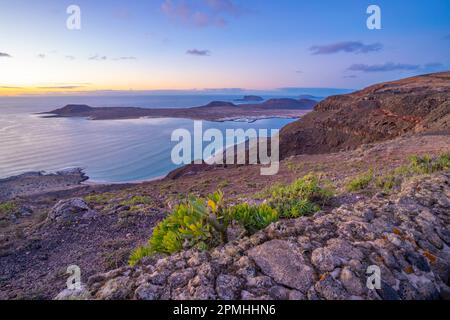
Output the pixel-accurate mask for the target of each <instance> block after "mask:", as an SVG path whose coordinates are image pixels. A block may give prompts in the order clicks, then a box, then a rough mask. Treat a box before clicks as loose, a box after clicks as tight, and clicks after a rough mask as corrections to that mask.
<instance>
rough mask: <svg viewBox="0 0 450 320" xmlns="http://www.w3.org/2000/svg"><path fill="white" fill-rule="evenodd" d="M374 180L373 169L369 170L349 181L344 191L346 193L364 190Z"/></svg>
mask: <svg viewBox="0 0 450 320" xmlns="http://www.w3.org/2000/svg"><path fill="white" fill-rule="evenodd" d="M373 178H374V173H373V169H370V170H369V171H367V172H366V173H363V174H361V175H359V176H357V177H355V178H353V179H352V180H350V181H349V182H348V183H347V185H346V189H347V191H348V192H357V191H361V190H364V189H366V188H367V187H368V186H369V185H370V183H371V182H372V180H373Z"/></svg>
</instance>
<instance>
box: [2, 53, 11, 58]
mask: <svg viewBox="0 0 450 320" xmlns="http://www.w3.org/2000/svg"><path fill="white" fill-rule="evenodd" d="M0 58H12V56H11V55H10V54H8V53H5V52H0Z"/></svg>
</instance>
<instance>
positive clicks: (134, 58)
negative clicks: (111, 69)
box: [114, 56, 137, 60]
mask: <svg viewBox="0 0 450 320" xmlns="http://www.w3.org/2000/svg"><path fill="white" fill-rule="evenodd" d="M114 60H137V58H136V57H132V56H129V57H119V58H115V59H114Z"/></svg>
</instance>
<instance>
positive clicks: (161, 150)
mask: <svg viewBox="0 0 450 320" xmlns="http://www.w3.org/2000/svg"><path fill="white" fill-rule="evenodd" d="M236 98H239V96H184V97H183V96H157V97H155V96H147V97H144V96H141V97H76V98H75V97H51V98H48V97H46V98H43V97H27V98H0V178H4V177H8V176H13V175H17V174H21V173H24V172H28V171H47V172H55V171H58V170H61V169H65V168H72V167H81V168H83V169H84V170H85V172H86V174H87V175H88V176H89V177H90V179H91V181H94V182H130V181H139V180H147V179H152V178H157V177H161V176H164V175H165V174H167V173H168V172H170V171H171V170H173V169H175V168H177V166H175V165H174V164H173V163H172V161H171V158H170V154H171V150H172V148H173V146H174V145H175V144H176V143H175V142H171V134H172V131H173V130H175V129H179V128H183V129H188V130H189V131H191V132H192V131H193V127H194V123H193V121H192V120H184V119H135V120H111V121H89V120H86V119H75V118H67V119H64V118H61V119H57V118H55V119H45V118H41V117H40V116H38V115H35V114H34V113H37V112H42V111H49V110H52V109H54V108H57V107H61V106H64V105H65V104H68V103H86V104H90V105H92V106H113V107H114V106H138V107H150V108H152V107H181V106H183V107H191V106H198V105H203V104H206V103H208V102H210V101H213V100H222V101H232V100H233V99H236ZM291 121H292V120H290V119H267V120H260V121H256V122H254V123H245V122H224V123H216V122H207V121H204V122H203V127H204V130H206V129H208V128H217V129H220V130H221V131H222V132H224V131H225V129H237V128H242V129H248V128H256V129H260V128H262V129H279V128H282V127H283V126H285V125H286V124H288V123H289V122H291Z"/></svg>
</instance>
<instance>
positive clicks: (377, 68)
mask: <svg viewBox="0 0 450 320" xmlns="http://www.w3.org/2000/svg"><path fill="white" fill-rule="evenodd" d="M419 69H420V65H417V64H404V63H392V62H387V63H385V64H373V65H367V64H353V65H351V66H350V67H349V68H348V70H350V71H361V72H389V71H414V70H419Z"/></svg>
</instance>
